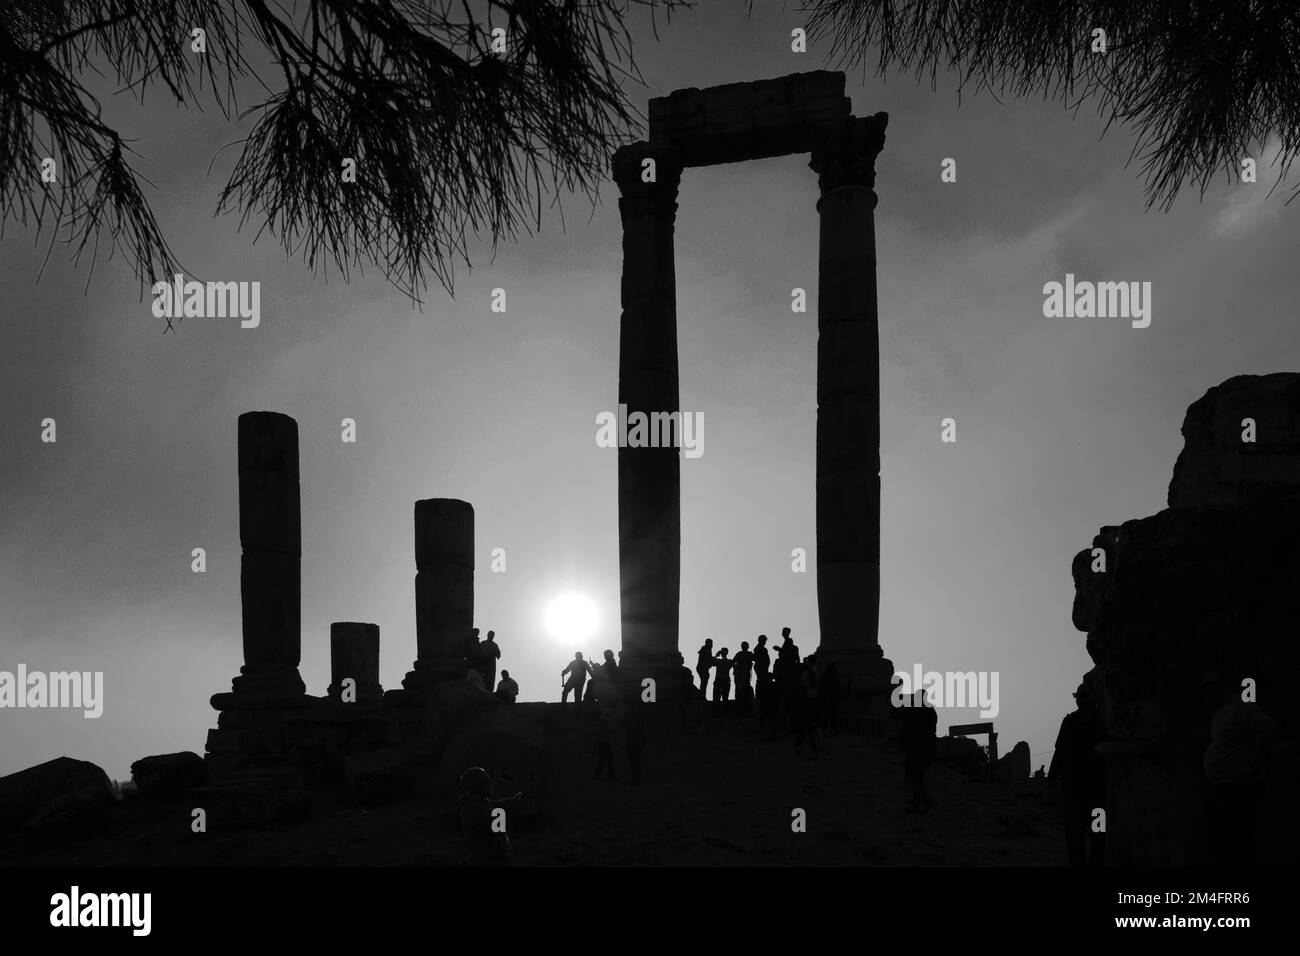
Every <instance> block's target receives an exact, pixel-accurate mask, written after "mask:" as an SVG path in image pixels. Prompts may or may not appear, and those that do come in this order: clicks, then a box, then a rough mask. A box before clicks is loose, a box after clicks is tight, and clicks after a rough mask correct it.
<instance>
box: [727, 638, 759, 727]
mask: <svg viewBox="0 0 1300 956" xmlns="http://www.w3.org/2000/svg"><path fill="white" fill-rule="evenodd" d="M731 669H732V670H733V671H734V672H735V675H736V713H738V714H742V715H748V714H749V712H750V710H751V707H752V704H753V701H754V688H753V686H752V685H751V684H750V682H749V678H750V672H751V671H752V670H753V669H754V655H753V654H751V653H750V650H749V641H741V642H740V653H738V654H737V655H736V656H735V657H734V658H733V659H732V663H731Z"/></svg>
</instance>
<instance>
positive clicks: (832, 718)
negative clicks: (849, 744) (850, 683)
mask: <svg viewBox="0 0 1300 956" xmlns="http://www.w3.org/2000/svg"><path fill="white" fill-rule="evenodd" d="M821 691H822V708H823V709H824V712H825V716H824V718H823V726H824V727H825V728H826V733H828V734H830V735H831V736H836V735H838V734H839V732H840V696H841V694H842V693H843V688H842V687H841V686H840V672H839V670H838V668H836V666H835V662H834V661H831V662H830V663H829V664H827V665H826V669H825V670H824V671H822V676H821Z"/></svg>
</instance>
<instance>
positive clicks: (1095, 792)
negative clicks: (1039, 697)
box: [1047, 681, 1106, 866]
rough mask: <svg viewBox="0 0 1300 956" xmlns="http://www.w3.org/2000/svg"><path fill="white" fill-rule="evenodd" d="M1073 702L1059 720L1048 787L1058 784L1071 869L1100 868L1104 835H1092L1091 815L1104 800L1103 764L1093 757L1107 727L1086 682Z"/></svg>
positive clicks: (1080, 686)
mask: <svg viewBox="0 0 1300 956" xmlns="http://www.w3.org/2000/svg"><path fill="white" fill-rule="evenodd" d="M1074 702H1075V710H1073V711H1071V712H1070V713H1068V714H1066V715H1065V717H1064V718H1062V720H1061V729H1060V732H1059V733H1058V734H1057V735H1056V749H1055V750H1054V751H1053V752H1052V765H1051V767H1050V768H1049V769H1048V771H1047V785H1048V787H1049V788H1050V787H1051V786H1052V785H1053V784H1054V783H1055V782H1056V781H1057V780H1060V781H1061V791H1062V792H1061V796H1062V801H1063V803H1064V805H1065V806H1064V809H1065V850H1066V854H1067V857H1068V859H1069V861H1070V866H1101V864H1102V859H1103V856H1104V844H1103V842H1102V841H1103V840H1104V839H1105V834H1103V833H1094V832H1092V814H1093V811H1094V810H1095V809H1096V808H1097V807H1100V806H1103V805H1104V804H1105V800H1106V765H1105V763H1104V762H1103V761H1102V758H1101V757H1098V756H1097V754H1096V749H1097V745H1098V744H1099V743H1101V742H1102V741H1104V740H1105V739H1106V728H1105V727H1104V726H1103V724H1102V720H1101V711H1100V708H1099V707H1098V706H1097V704H1096V702H1095V701H1094V700H1093V699H1092V695H1091V692H1090V690H1089V687H1088V684H1087V682H1086V681H1085V682H1084V683H1082V684H1080V685H1079V687H1078V689H1077V690H1075V692H1074Z"/></svg>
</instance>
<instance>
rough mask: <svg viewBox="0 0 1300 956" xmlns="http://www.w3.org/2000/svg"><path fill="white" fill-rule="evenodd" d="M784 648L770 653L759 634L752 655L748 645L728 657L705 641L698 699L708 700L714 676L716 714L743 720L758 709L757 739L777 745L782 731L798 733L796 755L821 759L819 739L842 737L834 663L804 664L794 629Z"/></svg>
mask: <svg viewBox="0 0 1300 956" xmlns="http://www.w3.org/2000/svg"><path fill="white" fill-rule="evenodd" d="M781 638H782V643H781V645H780V646H779V647H777V648H776V649H775V659H773V652H772V651H770V650H769V649H768V646H767V635H766V634H760V635H758V639H757V641H756V642H755V644H754V648H753V650H750V647H749V642H748V641H741V642H740V650H739V651H737V652H736V655H735V656H734V657H731V656H729V654H730V650H729V649H728V648H726V647H724V648H722V649H721V650H719V651H717V652H716V653H715V651H714V648H713V640H712V638H710V639H707V640H705V642H704V644H703V645H702V646H701V647H700V649H699V652H698V653H697V655H696V661H695V673H696V674H697V675H698V676H699V679H700V686H699V691H700V695H701V696H702V697H703V698H704V699H705V700H706V701H707V700H709V694H708V690H709V688H708V683H709V672H710V671H712V672H713V698H712V701H713V713H714V714H724V713H727V712H728V710H729V709H730V708H731V706H732V699H731V693H732V687H733V685H734V687H735V699H734V709H735V712H736V713H737V714H740V715H742V716H744V715H749V714H751V713H753V711H754V707H755V703H757V707H758V720H759V733H760V734H761V735H762V736H763V737H764V738H765V739H768V740H775V739H776V737H777V735H778V731H779V728H781V727H782V726H784V727H785V728H786V729H787V730H790V731H792V732H793V733H794V749H795V753H796V754H802V753H803V748H804V745H805V744H807V745H808V747H809V748H810V749H811V750H812V753H813V756H816V755H817V753H818V749H817V737H818V735H819V734H823V733H826V734H837V733H839V713H840V697H841V694H842V691H843V688H842V687H841V685H840V676H839V671H838V670H837V669H836V667H835V662H834V661H829V662H827V663H826V664H825V665H822V664H821V662H820V661H818V659H817V655H816V653H813V654H809V655H808V656H807V657H804V658H801V657H800V655H799V648H798V646H797V645H796V644H795V642H794V639H793V638H792V637H791V636H790V628H788V627H785V628H782V629H781Z"/></svg>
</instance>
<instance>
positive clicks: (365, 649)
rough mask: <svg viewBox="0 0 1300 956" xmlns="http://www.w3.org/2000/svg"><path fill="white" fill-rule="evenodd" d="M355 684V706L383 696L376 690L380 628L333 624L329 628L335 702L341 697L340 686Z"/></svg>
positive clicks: (332, 685) (331, 687)
mask: <svg viewBox="0 0 1300 956" xmlns="http://www.w3.org/2000/svg"><path fill="white" fill-rule="evenodd" d="M349 678H350V679H351V680H353V681H355V682H356V697H355V698H354V699H355V700H356V701H357V702H358V703H361V702H365V701H371V700H378V699H379V698H380V697H382V696H383V694H384V691H383V688H382V687H380V686H379V625H378V624H362V623H358V622H356V621H335V622H334V623H333V624H331V625H330V686H329V691H328V694H329V696H330V697H332V698H334V699H335V700H340V699H341V698H342V696H343V682H344V681H345V680H348V679H349Z"/></svg>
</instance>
